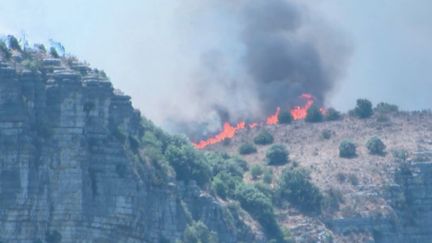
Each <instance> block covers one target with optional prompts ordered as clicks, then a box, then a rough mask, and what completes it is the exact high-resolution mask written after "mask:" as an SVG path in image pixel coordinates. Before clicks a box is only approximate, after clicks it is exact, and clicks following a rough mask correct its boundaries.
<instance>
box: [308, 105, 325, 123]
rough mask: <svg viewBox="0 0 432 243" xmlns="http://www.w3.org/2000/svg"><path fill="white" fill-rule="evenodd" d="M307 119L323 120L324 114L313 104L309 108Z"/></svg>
mask: <svg viewBox="0 0 432 243" xmlns="http://www.w3.org/2000/svg"><path fill="white" fill-rule="evenodd" d="M305 121H307V122H322V121H323V114H322V113H321V110H320V109H319V108H318V107H317V106H312V107H310V108H309V109H308V110H307V115H306V119H305Z"/></svg>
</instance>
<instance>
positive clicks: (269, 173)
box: [263, 169, 273, 184]
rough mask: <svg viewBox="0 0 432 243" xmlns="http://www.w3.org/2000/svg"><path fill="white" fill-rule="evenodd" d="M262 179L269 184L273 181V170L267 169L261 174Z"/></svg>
mask: <svg viewBox="0 0 432 243" xmlns="http://www.w3.org/2000/svg"><path fill="white" fill-rule="evenodd" d="M263 181H264V182H265V183H267V184H271V183H272V181H273V171H272V170H271V169H267V170H265V171H264V174H263Z"/></svg>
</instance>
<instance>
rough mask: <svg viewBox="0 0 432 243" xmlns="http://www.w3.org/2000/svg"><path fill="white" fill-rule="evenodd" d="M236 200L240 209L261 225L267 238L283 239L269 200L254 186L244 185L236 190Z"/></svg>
mask: <svg viewBox="0 0 432 243" xmlns="http://www.w3.org/2000/svg"><path fill="white" fill-rule="evenodd" d="M236 198H237V199H238V201H239V202H240V205H241V207H242V208H243V209H244V210H246V211H247V212H248V213H249V214H250V215H251V216H252V217H253V218H255V219H256V220H257V221H258V222H259V223H260V224H261V226H262V227H263V228H264V231H265V233H266V235H267V236H271V237H274V238H277V239H283V234H282V232H281V230H280V228H279V225H278V224H277V222H276V219H275V216H274V212H273V205H272V203H271V200H270V198H268V197H267V196H266V195H265V194H264V193H262V192H261V191H259V190H258V189H257V188H255V187H254V186H251V185H245V184H242V185H240V186H239V187H238V188H237V191H236Z"/></svg>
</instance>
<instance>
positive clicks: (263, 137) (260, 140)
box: [254, 130, 274, 145]
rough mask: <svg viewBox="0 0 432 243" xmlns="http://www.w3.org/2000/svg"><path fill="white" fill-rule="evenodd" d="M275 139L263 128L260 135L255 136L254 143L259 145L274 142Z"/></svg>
mask: <svg viewBox="0 0 432 243" xmlns="http://www.w3.org/2000/svg"><path fill="white" fill-rule="evenodd" d="M273 141H274V138H273V136H272V135H271V134H270V133H269V132H267V131H265V130H262V131H261V132H260V133H258V135H257V136H256V137H255V138H254V143H255V144H258V145H268V144H272V143H273Z"/></svg>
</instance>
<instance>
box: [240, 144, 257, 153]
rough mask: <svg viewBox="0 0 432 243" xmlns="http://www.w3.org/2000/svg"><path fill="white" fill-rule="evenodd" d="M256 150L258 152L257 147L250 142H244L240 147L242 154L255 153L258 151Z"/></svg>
mask: <svg viewBox="0 0 432 243" xmlns="http://www.w3.org/2000/svg"><path fill="white" fill-rule="evenodd" d="M256 152H257V149H256V148H255V146H253V145H252V144H250V143H245V144H242V145H241V146H240V147H239V153H240V154H242V155H247V154H253V153H256Z"/></svg>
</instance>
